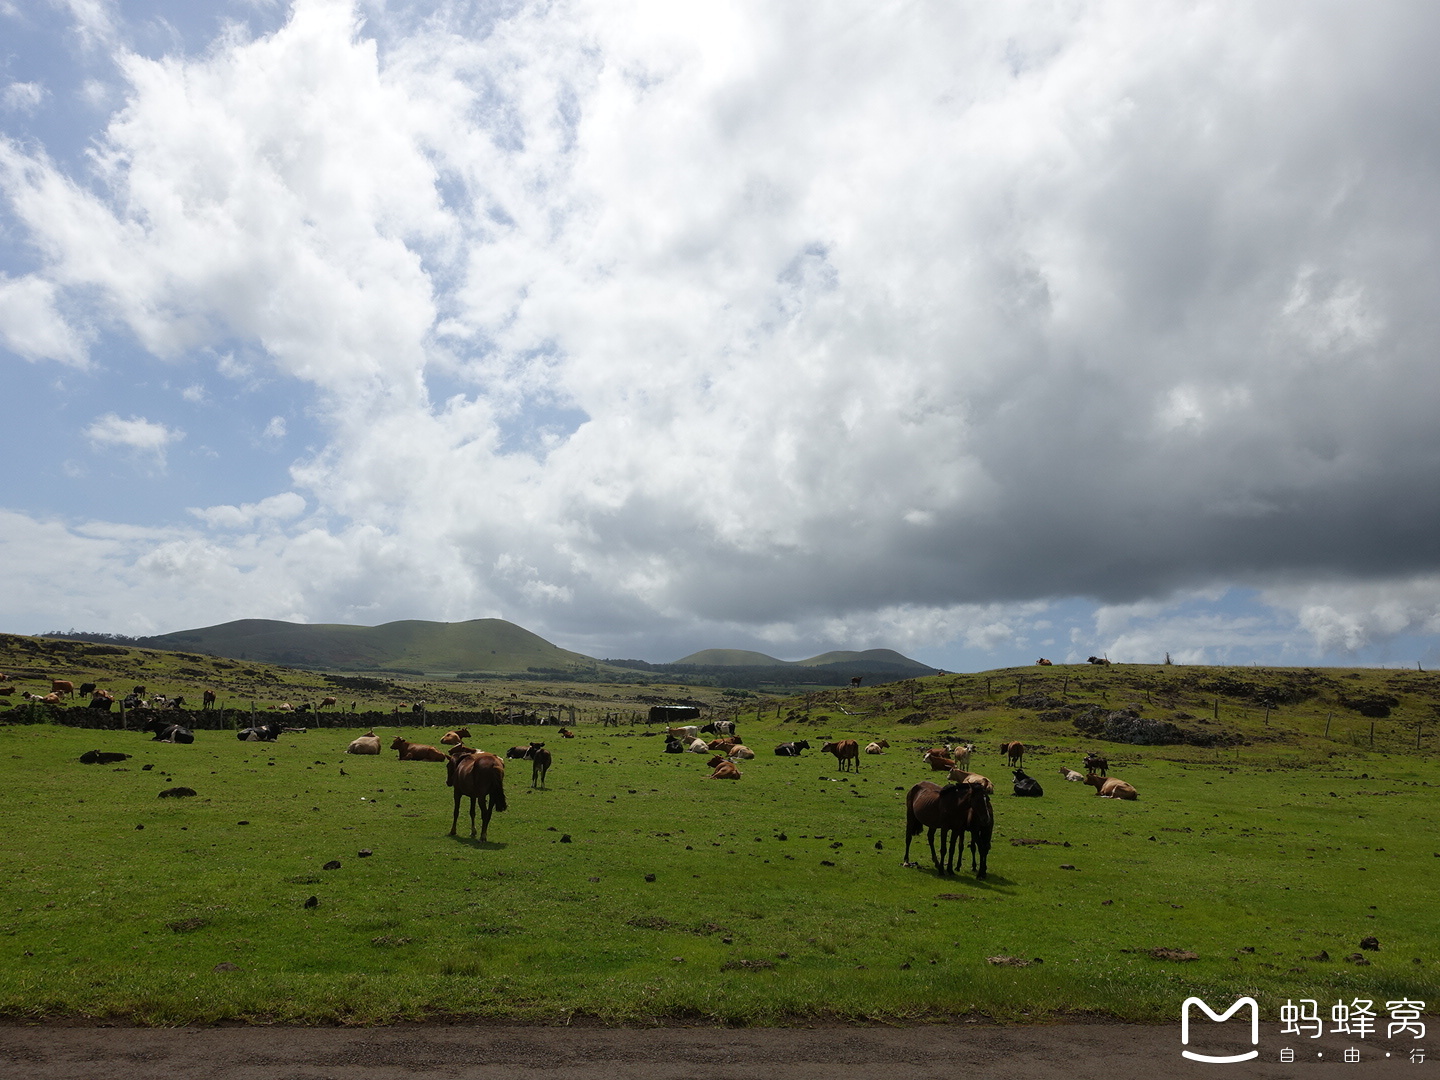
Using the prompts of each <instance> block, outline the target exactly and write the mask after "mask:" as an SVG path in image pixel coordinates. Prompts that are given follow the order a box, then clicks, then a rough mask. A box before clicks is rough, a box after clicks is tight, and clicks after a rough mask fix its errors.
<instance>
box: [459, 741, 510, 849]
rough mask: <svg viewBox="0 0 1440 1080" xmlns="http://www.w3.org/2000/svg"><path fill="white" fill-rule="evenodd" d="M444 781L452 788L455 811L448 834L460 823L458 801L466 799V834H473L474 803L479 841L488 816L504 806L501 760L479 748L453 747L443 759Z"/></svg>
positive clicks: (503, 773)
mask: <svg viewBox="0 0 1440 1080" xmlns="http://www.w3.org/2000/svg"><path fill="white" fill-rule="evenodd" d="M445 783H446V784H448V785H449V786H450V787H452V788H454V789H455V813H454V815H453V816H452V817H451V819H450V835H451V836H454V835H455V829H456V826H458V825H459V824H460V800H461V799H463V798H465V797H467V796H468V797H469V799H470V835H471V836H474V835H475V804H476V803H477V802H478V803H479V804H480V842H481V843H482V844H483V843H484V842H485V839H486V834H487V833H488V832H489V830H490V815H491V814H493V813H494V812H495V811H496V810H500V811H504V809H505V762H503V761H502V760H500V758H499V757H497V756H496V755H495V754H487V753H486V752H485V751H483V750H466V749H465V748H464V747H461V746H457V747H456V748H455V749H454V750H452V751H451V752H450V757H449V759H448V760H447V761H446V762H445Z"/></svg>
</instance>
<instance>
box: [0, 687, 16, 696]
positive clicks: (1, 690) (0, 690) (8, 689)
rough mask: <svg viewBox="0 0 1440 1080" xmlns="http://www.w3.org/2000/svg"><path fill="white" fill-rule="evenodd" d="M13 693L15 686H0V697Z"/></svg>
mask: <svg viewBox="0 0 1440 1080" xmlns="http://www.w3.org/2000/svg"><path fill="white" fill-rule="evenodd" d="M13 693H15V687H13V686H0V697H9V696H10V695H11V694H13Z"/></svg>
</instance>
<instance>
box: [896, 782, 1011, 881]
mask: <svg viewBox="0 0 1440 1080" xmlns="http://www.w3.org/2000/svg"><path fill="white" fill-rule="evenodd" d="M921 829H928V830H929V831H928V834H927V837H926V838H927V839H928V840H929V842H930V859H931V861H932V862H933V863H934V864H935V869H936V871H937V872H939V873H941V874H951V873H954V871H955V863H956V851H957V850H961V851H962V852H963V845H964V843H965V834H966V833H967V832H968V833H969V834H970V868H971V869H972V870H974V871H975V876H976V878H979V879H982V880H983V879H984V877H985V873H986V861H987V859H988V857H989V854H990V838H991V835H992V834H993V833H994V830H995V813H994V810H993V809H992V808H991V806H990V796H989V795H988V794H987V793H986V792H985V790H984V789H983V788H981V787H979V786H978V785H975V784H946V785H945V786H944V787H943V788H942V787H940V786H939V785H938V784H933V783H931V782H930V781H929V780H922V781H921V782H920V783H918V784H916V785H915V786H914V787H912V788H911V789H910V790H909V792H908V793H907V794H906V795H905V862H906V863H907V864H908V863H909V862H910V841H911V840H912V839H914V838H915V837H916V836H919V835H920V830H921ZM936 829H939V830H940V857H939V858H937V857H936V855H935V830H936ZM959 862H960V864H961V865H962V866H963V865H964V862H965V856H964V854H963V853H962V854H961V855H960V857H959Z"/></svg>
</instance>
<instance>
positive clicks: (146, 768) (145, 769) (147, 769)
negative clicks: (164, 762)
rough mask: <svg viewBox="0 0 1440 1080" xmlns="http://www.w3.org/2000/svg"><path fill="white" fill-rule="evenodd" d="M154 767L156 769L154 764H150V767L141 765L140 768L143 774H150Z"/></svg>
mask: <svg viewBox="0 0 1440 1080" xmlns="http://www.w3.org/2000/svg"><path fill="white" fill-rule="evenodd" d="M154 767H155V765H154V763H153V762H152V763H151V764H149V765H141V766H140V771H141V772H149V771H150V770H151V769H153V768H154Z"/></svg>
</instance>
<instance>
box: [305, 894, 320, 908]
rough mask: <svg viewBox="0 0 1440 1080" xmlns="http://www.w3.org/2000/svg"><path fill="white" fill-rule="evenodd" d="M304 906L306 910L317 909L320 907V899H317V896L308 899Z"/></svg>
mask: <svg viewBox="0 0 1440 1080" xmlns="http://www.w3.org/2000/svg"><path fill="white" fill-rule="evenodd" d="M305 906H306V907H307V908H312V907H319V906H320V898H319V897H318V896H312V897H310V899H308V900H306V901H305Z"/></svg>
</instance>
